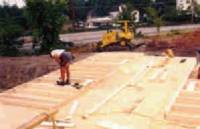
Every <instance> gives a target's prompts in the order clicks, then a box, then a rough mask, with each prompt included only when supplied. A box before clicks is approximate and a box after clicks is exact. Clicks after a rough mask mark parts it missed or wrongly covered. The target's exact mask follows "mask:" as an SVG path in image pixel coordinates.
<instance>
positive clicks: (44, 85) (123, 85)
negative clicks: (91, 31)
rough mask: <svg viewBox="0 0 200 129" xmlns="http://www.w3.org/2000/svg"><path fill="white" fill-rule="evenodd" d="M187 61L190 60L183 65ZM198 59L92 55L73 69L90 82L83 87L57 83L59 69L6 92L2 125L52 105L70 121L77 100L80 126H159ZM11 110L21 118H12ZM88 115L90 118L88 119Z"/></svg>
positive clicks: (7, 128)
mask: <svg viewBox="0 0 200 129" xmlns="http://www.w3.org/2000/svg"><path fill="white" fill-rule="evenodd" d="M182 59H186V61H185V62H184V63H180V62H181V60H182ZM195 63H196V62H195V59H193V58H179V57H176V58H173V59H170V60H168V59H166V58H165V57H154V56H148V55H144V54H143V53H131V52H116V53H97V54H91V55H90V56H87V57H85V58H84V59H83V60H80V61H77V62H75V63H73V64H72V65H71V67H70V69H71V74H72V78H71V79H72V82H73V83H75V82H79V83H80V84H84V83H85V82H87V81H88V80H90V83H88V84H87V85H86V86H85V87H84V88H82V89H80V90H77V89H75V88H73V87H70V86H65V87H60V86H57V85H56V84H55V82H56V80H57V79H58V77H59V71H55V72H52V73H50V74H48V75H45V76H43V77H40V78H37V79H34V80H32V81H30V82H27V83H25V84H22V85H20V86H18V87H16V88H14V89H11V90H9V91H6V92H4V93H2V94H0V104H1V106H0V112H3V114H4V116H6V117H0V121H1V122H2V123H1V122H0V123H1V124H0V128H3V129H13V128H17V127H19V126H21V125H22V124H24V123H27V122H28V121H30V120H32V119H34V118H35V117H36V116H37V115H40V114H41V113H44V112H46V113H48V112H49V111H50V110H51V109H55V110H56V109H58V111H59V113H58V114H57V119H65V118H66V117H67V113H68V112H69V110H70V107H71V103H72V102H73V100H77V101H78V102H79V107H78V109H77V111H76V112H75V114H74V119H75V123H76V127H75V128H76V129H79V128H80V129H92V128H95V129H96V128H97V129H98V128H100V127H99V125H98V123H99V122H100V123H101V122H102V121H105V120H107V121H112V122H114V123H118V124H122V125H124V126H127V127H131V128H137V129H147V128H149V127H153V128H154V126H157V124H154V122H153V123H152V120H151V119H150V118H151V117H152V118H159V119H160V118H162V116H163V114H164V113H163V112H164V109H165V107H167V105H168V104H169V103H170V101H171V99H172V96H173V95H174V94H175V93H176V92H177V89H180V88H181V87H182V83H183V82H184V81H185V80H187V78H188V76H189V74H190V72H191V71H192V68H193V67H194V65H195ZM159 71H161V72H160V74H159V75H156V74H157V73H159ZM152 76H155V77H152ZM152 78H153V79H152ZM118 89H120V90H118ZM113 92H116V93H115V94H113ZM112 94H113V95H112ZM111 95H112V96H111ZM105 99H108V100H107V101H105ZM104 101H105V102H104ZM99 103H101V104H102V106H98V105H99ZM61 106H62V107H61ZM7 107H9V108H7ZM95 107H98V108H97V109H96V110H95V111H93V112H92V113H90V112H91V110H92V109H94V108H95ZM10 113H13V114H16V115H15V116H16V117H9V116H10V115H9V114H10ZM88 113H89V114H90V115H89V118H88V119H82V117H83V115H85V114H88ZM136 114H140V115H136ZM17 116H20V117H17ZM144 116H148V117H144ZM16 118H17V120H16ZM153 128H152V129H153ZM154 129H155V128H154Z"/></svg>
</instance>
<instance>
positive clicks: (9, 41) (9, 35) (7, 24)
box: [0, 18, 22, 56]
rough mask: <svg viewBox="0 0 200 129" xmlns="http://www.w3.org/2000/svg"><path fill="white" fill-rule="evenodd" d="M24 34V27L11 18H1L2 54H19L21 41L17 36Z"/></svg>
mask: <svg viewBox="0 0 200 129" xmlns="http://www.w3.org/2000/svg"><path fill="white" fill-rule="evenodd" d="M21 34H22V27H21V26H19V25H18V24H16V23H15V22H14V21H12V20H11V19H9V18H4V19H0V55H2V56H17V55H18V49H17V47H18V46H20V42H18V41H17V38H18V37H19V36H21Z"/></svg>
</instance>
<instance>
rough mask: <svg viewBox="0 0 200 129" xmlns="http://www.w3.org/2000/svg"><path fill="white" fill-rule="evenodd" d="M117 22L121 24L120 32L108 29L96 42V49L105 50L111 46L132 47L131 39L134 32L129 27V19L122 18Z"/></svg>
mask: <svg viewBox="0 0 200 129" xmlns="http://www.w3.org/2000/svg"><path fill="white" fill-rule="evenodd" d="M118 23H120V24H122V30H121V31H120V32H117V31H114V30H108V31H107V33H105V34H104V35H103V37H102V39H101V41H100V42H98V43H97V51H106V50H109V48H111V49H112V48H113V46H120V47H128V48H129V50H132V49H133V44H132V43H131V41H132V40H133V39H134V33H133V32H132V31H130V29H129V21H128V20H122V21H119V22H118Z"/></svg>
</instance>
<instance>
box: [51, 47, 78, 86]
mask: <svg viewBox="0 0 200 129" xmlns="http://www.w3.org/2000/svg"><path fill="white" fill-rule="evenodd" d="M50 57H51V58H52V59H54V60H55V61H56V62H57V63H59V65H60V80H59V81H57V84H58V85H65V84H70V70H69V65H70V63H71V61H72V60H73V59H74V56H73V55H72V53H71V52H66V51H65V50H63V49H57V50H53V51H51V53H50ZM65 75H66V76H65ZM66 77H67V78H66ZM65 79H66V81H65Z"/></svg>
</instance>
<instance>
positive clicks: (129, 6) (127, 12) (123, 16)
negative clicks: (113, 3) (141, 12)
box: [117, 2, 137, 32]
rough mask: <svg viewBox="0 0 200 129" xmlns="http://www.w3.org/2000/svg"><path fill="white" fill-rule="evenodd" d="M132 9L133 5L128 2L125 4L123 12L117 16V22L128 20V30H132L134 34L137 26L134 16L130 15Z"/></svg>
mask: <svg viewBox="0 0 200 129" xmlns="http://www.w3.org/2000/svg"><path fill="white" fill-rule="evenodd" d="M134 9H135V8H134V6H133V4H131V3H130V2H127V3H126V7H125V8H123V10H122V12H121V13H120V14H119V16H118V19H117V20H129V21H130V23H129V26H130V29H132V30H133V31H134V32H136V27H137V24H136V23H135V15H134V14H133V13H132V12H133V10H134Z"/></svg>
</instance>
